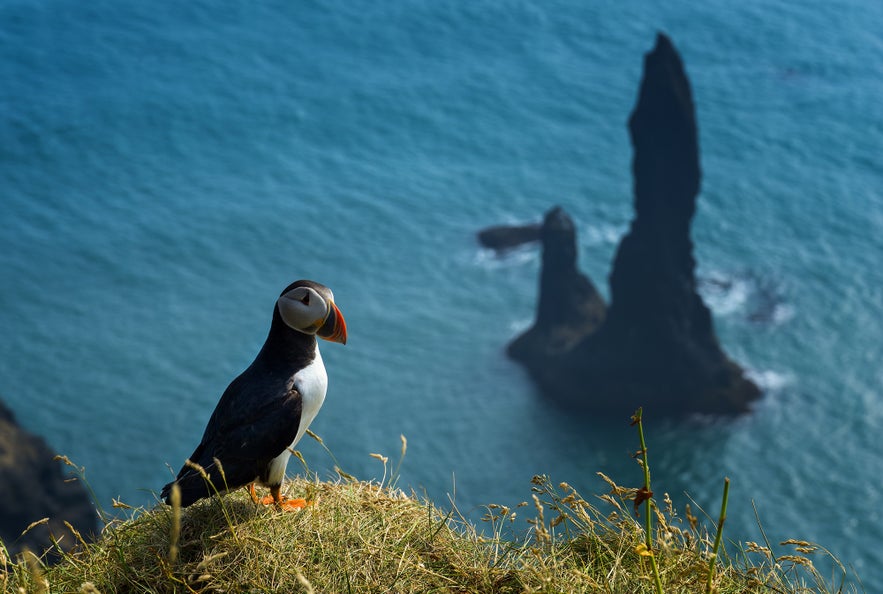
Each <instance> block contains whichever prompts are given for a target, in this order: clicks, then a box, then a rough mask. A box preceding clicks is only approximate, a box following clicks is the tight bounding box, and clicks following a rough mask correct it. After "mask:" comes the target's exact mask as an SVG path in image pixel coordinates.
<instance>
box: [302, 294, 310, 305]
mask: <svg viewBox="0 0 883 594" xmlns="http://www.w3.org/2000/svg"><path fill="white" fill-rule="evenodd" d="M300 302H301V303H303V304H304V305H309V304H310V294H309V293H304V298H303V299H301V300H300Z"/></svg>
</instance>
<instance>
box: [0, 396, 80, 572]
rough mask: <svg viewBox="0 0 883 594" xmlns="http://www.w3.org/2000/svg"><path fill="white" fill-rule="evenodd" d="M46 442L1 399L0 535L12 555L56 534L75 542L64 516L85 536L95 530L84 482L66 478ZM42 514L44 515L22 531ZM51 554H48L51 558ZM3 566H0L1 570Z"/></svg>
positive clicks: (38, 548)
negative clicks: (36, 524)
mask: <svg viewBox="0 0 883 594" xmlns="http://www.w3.org/2000/svg"><path fill="white" fill-rule="evenodd" d="M54 458H55V453H54V452H53V451H52V450H51V449H50V448H49V446H48V445H47V444H46V442H45V441H44V440H43V439H42V438H40V437H37V436H35V435H33V434H31V433H29V432H28V431H25V430H24V429H22V427H21V426H19V425H18V423H17V422H16V420H15V416H14V415H13V414H12V411H11V410H9V409H8V408H7V407H6V406H5V405H4V404H3V402H2V401H0V540H2V541H3V543H4V544H5V545H6V548H7V552H8V553H9V554H10V555H11V556H15V555H16V554H18V553H19V552H21V551H22V550H23V549H25V548H27V549H29V550H30V551H32V552H34V553H35V554H37V555H40V554H42V553H43V551H44V550H46V549H47V548H49V547H50V546H51V545H52V538H54V539H56V540H60V545H61V546H62V547H63V548H65V550H67V549H69V548H71V547H72V546H74V544H76V539H75V536H74V534H73V533H72V532H71V530H70V529H69V528H68V527H67V526H65V524H64V523H65V522H69V523H70V524H71V526H73V527H74V528H76V529H77V530H78V531H79V532H80V533H81V534H82V536H83V537H84V538H86V539H88V538H90V537H91V535H92V534H94V533H95V530H96V527H97V516H96V514H95V509H94V507H93V505H92V502H91V501H90V500H89V496H88V494H87V493H86V491H85V489H84V488H83V486H82V485H81V484H80V483H79V482H78V481H76V480H71V479H70V478H69V477H67V476H65V474H64V472H63V471H62V465H61V463H60V462H58V461H56V460H55V459H54ZM43 518H48V521H47V522H45V523H42V524H40V525H38V526H35V527H33V528H31V529H30V530H28V531H27V532H26V533H25V534H24V536H22V532H23V531H25V530H26V529H27V528H28V526H29V525H30V524H31V523H33V522H37V521H39V520H42V519H43ZM50 560H51V558H50ZM2 571H3V568H2V567H0V572H2Z"/></svg>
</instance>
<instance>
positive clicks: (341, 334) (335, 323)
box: [316, 301, 346, 344]
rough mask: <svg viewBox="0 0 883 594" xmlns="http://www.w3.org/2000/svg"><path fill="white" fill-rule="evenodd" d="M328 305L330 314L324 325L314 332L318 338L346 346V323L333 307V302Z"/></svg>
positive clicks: (335, 307)
mask: <svg viewBox="0 0 883 594" xmlns="http://www.w3.org/2000/svg"><path fill="white" fill-rule="evenodd" d="M330 305H331V312H330V313H329V314H328V317H327V318H326V319H325V323H324V324H322V327H321V328H319V331H318V332H316V335H317V336H318V337H319V338H324V339H325V340H330V341H331V342H339V343H341V344H346V321H345V320H344V319H343V314H342V313H340V310H339V309H337V306H336V305H334V302H333V301H332V302H331V304H330Z"/></svg>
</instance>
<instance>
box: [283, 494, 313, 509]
mask: <svg viewBox="0 0 883 594" xmlns="http://www.w3.org/2000/svg"><path fill="white" fill-rule="evenodd" d="M312 504H313V502H312V501H307V500H306V499H303V498H301V497H298V498H297V499H283V500H282V501H280V502H279V508H280V509H282V510H285V511H297V510H299V509H303V508H305V507H306V506H308V505H312Z"/></svg>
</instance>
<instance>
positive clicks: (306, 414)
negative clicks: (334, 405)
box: [266, 347, 328, 486]
mask: <svg viewBox="0 0 883 594" xmlns="http://www.w3.org/2000/svg"><path fill="white" fill-rule="evenodd" d="M288 384H289V386H290V387H292V388H294V389H295V390H297V391H298V392H299V393H300V397H301V413H300V424H299V425H298V428H297V435H295V437H294V441H292V442H291V445H290V446H289V448H292V449H293V448H294V446H295V445H296V444H297V442H299V441H300V439H301V438H302V437H303V436H304V433H306V432H307V428H308V427H309V426H310V423H312V422H313V419H315V418H316V415H317V414H319V409H320V408H322V403H323V402H325V392H326V391H327V390H328V374H326V373H325V364H324V363H322V355H321V353H319V349H318V347H317V348H316V358H315V359H313V361H312V362H311V363H310V364H309V365H307V366H306V367H304V368H303V369H301V370H300V371H298V372H297V373H295V374H294V375H293V376H291V379H289V380H288ZM290 456H291V452H290V451H289V449H285V450H284V451H283V452H282V453H281V454H279V455H278V456H276V457H275V458H273V460H271V461H270V469H269V472H268V479H267V482H266V485H268V486H271V485H279V484H281V483H282V479H283V478H284V477H285V467H286V466H288V458H289V457H290Z"/></svg>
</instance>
